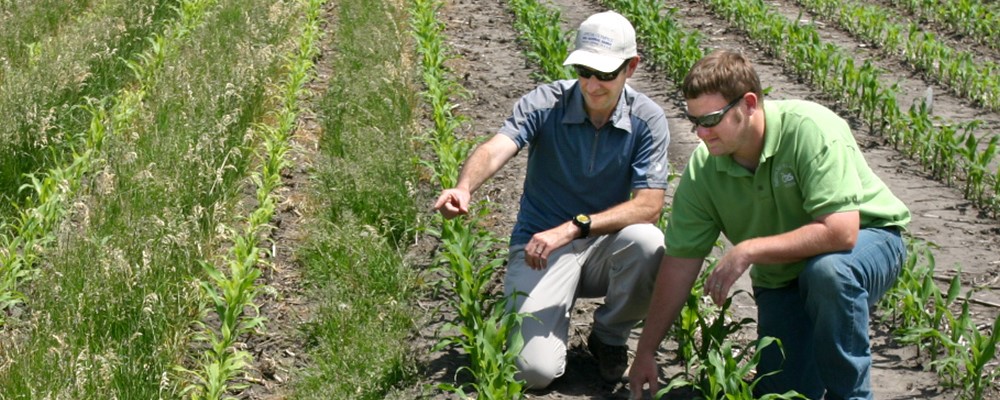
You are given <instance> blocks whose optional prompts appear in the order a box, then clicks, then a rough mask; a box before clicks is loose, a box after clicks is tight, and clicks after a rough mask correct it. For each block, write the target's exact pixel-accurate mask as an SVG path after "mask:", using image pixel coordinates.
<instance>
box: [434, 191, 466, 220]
mask: <svg viewBox="0 0 1000 400" xmlns="http://www.w3.org/2000/svg"><path fill="white" fill-rule="evenodd" d="M471 198H472V194H471V193H469V191H468V190H463V189H459V188H452V189H447V190H445V191H443V192H441V196H439V197H438V199H437V202H435V203H434V209H435V210H437V211H438V212H440V213H441V215H442V216H444V218H445V219H452V218H455V217H457V216H459V215H465V214H468V213H469V200H470V199H471Z"/></svg>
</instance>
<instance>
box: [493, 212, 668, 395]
mask: <svg viewBox="0 0 1000 400" xmlns="http://www.w3.org/2000/svg"><path fill="white" fill-rule="evenodd" d="M662 257H663V232H661V231H660V229H659V228H657V227H656V226H654V225H652V224H640V225H631V226H628V227H626V228H625V229H622V230H621V231H619V232H618V233H614V234H609V235H604V236H599V237H593V238H585V239H577V240H574V241H573V242H572V243H570V244H568V245H566V246H564V247H563V248H560V249H558V250H556V251H554V252H552V253H551V254H550V255H549V259H548V267H547V268H545V269H543V270H540V271H537V270H533V269H531V268H530V267H528V265H527V264H526V263H525V261H524V245H518V246H513V247H511V249H510V259H509V260H508V265H507V275H506V280H505V283H504V293H505V294H506V295H507V296H510V295H511V294H512V293H516V292H523V294H522V295H519V296H517V297H516V298H515V301H514V302H513V304H514V311H515V312H518V313H530V314H532V315H534V317H535V318H525V319H524V324H523V326H522V328H521V334H522V335H523V337H524V349H523V350H522V351H521V359H520V360H519V363H518V368H519V370H520V373H519V374H518V379H524V380H526V381H527V386H528V387H529V388H534V389H541V388H544V387H546V386H548V385H549V384H550V383H551V382H552V381H553V380H554V379H555V378H558V377H559V376H562V374H563V372H564V371H565V370H566V344H567V340H568V335H569V323H570V311H571V310H572V308H573V304H574V303H575V301H576V299H577V298H578V297H584V298H591V297H602V296H603V297H604V304H603V305H601V306H600V307H599V308H598V309H597V310H596V311H595V312H594V326H593V329H594V332H595V335H596V336H597V338H598V339H600V340H601V342H603V343H605V344H609V345H614V346H621V345H625V343H626V341H627V340H628V336H629V333H630V331H631V330H632V328H633V327H635V325H636V324H637V323H638V322H639V321H641V320H642V319H643V318H645V317H646V312H647V311H648V308H649V301H650V297H652V294H653V285H654V283H655V281H656V272H657V270H658V269H659V266H660V259H661V258H662Z"/></svg>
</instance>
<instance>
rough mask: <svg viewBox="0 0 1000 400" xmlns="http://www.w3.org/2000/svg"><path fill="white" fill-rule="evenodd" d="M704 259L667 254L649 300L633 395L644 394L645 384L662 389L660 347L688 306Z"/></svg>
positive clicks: (634, 371) (633, 376) (631, 383)
mask: <svg viewBox="0 0 1000 400" xmlns="http://www.w3.org/2000/svg"><path fill="white" fill-rule="evenodd" d="M704 261H705V259H704V258H678V257H672V256H667V255H665V256H663V261H662V262H661V263H660V271H659V272H658V273H657V276H656V287H655V288H654V289H653V299H652V300H651V301H650V303H649V315H648V316H647V317H646V323H645V326H643V328H642V335H641V336H639V344H638V345H637V346H636V351H635V360H634V361H633V362H632V369H631V370H630V372H629V390H630V391H631V396H630V398H633V399H639V398H642V388H643V386H645V385H647V384H648V385H649V392H650V393H653V394H655V393H656V392H657V391H659V382H657V377H658V376H659V374H658V366H657V364H656V350H657V349H658V348H659V347H660V343H661V342H662V341H663V338H664V337H665V336H666V335H667V331H668V330H669V329H670V326H672V325H673V324H674V321H675V320H676V319H677V316H678V315H680V313H681V309H682V308H684V303H685V302H686V301H687V298H688V296H689V295H690V294H691V287H692V286H694V282H695V280H697V279H698V273H699V272H700V271H701V265H702V263H704Z"/></svg>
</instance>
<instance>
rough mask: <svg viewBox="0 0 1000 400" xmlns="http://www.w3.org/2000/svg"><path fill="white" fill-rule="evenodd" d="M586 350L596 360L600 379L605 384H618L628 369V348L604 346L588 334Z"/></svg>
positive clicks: (592, 333) (592, 334)
mask: <svg viewBox="0 0 1000 400" xmlns="http://www.w3.org/2000/svg"><path fill="white" fill-rule="evenodd" d="M587 350H590V354H591V355H593V356H594V358H595V359H597V365H598V369H599V370H600V371H601V379H604V381H606V382H620V381H621V380H622V377H623V376H624V375H625V369H626V368H628V346H611V345H607V344H604V343H602V342H601V341H600V339H598V338H597V335H594V332H593V331H591V332H590V336H588V337H587Z"/></svg>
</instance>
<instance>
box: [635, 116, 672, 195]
mask: <svg viewBox="0 0 1000 400" xmlns="http://www.w3.org/2000/svg"><path fill="white" fill-rule="evenodd" d="M646 122H647V125H646V126H645V127H643V132H642V135H641V137H640V139H639V141H638V143H637V151H636V157H635V160H634V161H633V163H632V176H633V178H632V188H633V189H666V188H667V175H668V174H669V173H670V171H669V170H670V168H669V164H668V161H667V147H668V145H669V143H670V131H669V129H668V128H667V119H666V117H665V116H664V115H663V112H662V110H660V112H658V113H656V114H654V116H653V117H652V118H650V119H649V120H647V121H646Z"/></svg>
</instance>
